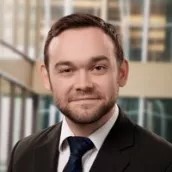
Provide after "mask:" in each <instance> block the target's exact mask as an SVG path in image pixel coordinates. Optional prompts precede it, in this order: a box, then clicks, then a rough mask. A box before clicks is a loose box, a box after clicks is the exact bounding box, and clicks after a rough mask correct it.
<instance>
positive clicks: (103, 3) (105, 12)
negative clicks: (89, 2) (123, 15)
mask: <svg viewBox="0 0 172 172" xmlns="http://www.w3.org/2000/svg"><path fill="white" fill-rule="evenodd" d="M100 17H101V18H102V19H104V20H105V21H107V20H108V0H101V16H100Z"/></svg>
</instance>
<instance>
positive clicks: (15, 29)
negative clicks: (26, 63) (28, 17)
mask: <svg viewBox="0 0 172 172" xmlns="http://www.w3.org/2000/svg"><path fill="white" fill-rule="evenodd" d="M18 7H19V1H18V0H14V3H13V33H12V35H13V38H12V41H13V46H15V47H17V44H18V26H19V24H18V20H19V15H18Z"/></svg>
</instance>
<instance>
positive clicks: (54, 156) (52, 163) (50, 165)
mask: <svg viewBox="0 0 172 172" xmlns="http://www.w3.org/2000/svg"><path fill="white" fill-rule="evenodd" d="M60 130H61V125H56V126H55V128H54V129H53V130H52V131H50V134H47V137H44V139H43V140H42V142H41V143H40V145H39V146H38V147H36V148H35V153H34V160H35V170H34V172H38V171H40V172H50V171H51V172H56V171H57V161H58V156H59V152H58V144H59V138H60ZM55 138H56V139H55Z"/></svg>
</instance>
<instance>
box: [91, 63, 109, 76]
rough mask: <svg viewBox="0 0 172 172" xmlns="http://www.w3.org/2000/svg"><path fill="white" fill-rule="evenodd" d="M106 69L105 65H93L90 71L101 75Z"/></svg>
mask: <svg viewBox="0 0 172 172" xmlns="http://www.w3.org/2000/svg"><path fill="white" fill-rule="evenodd" d="M106 71H107V67H106V66H105V65H95V66H94V67H93V69H92V72H93V73H94V74H96V75H102V74H104V73H105V72H106Z"/></svg>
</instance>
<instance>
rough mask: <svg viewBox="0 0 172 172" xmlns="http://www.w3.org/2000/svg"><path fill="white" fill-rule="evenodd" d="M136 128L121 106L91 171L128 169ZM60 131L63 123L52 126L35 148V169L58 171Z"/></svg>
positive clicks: (42, 171) (44, 171)
mask: <svg viewBox="0 0 172 172" xmlns="http://www.w3.org/2000/svg"><path fill="white" fill-rule="evenodd" d="M134 128H135V126H134V124H133V123H132V122H131V121H130V120H129V119H128V118H127V117H126V116H125V115H124V114H123V112H122V111H121V109H120V108H119V116H118V119H117V121H116V123H115V125H114V126H113V127H112V129H111V131H110V133H109V134H108V136H107V138H106V139H105V142H104V143H103V145H102V147H101V149H100V151H99V153H98V155H97V158H96V159H95V161H94V163H93V165H92V167H91V169H90V172H100V171H102V169H103V170H104V169H105V170H106V171H108V172H114V171H117V172H122V171H123V170H124V169H126V168H127V166H128V165H129V162H130V153H131V150H132V149H129V148H131V147H132V146H133V145H134ZM60 131H61V123H60V124H57V125H56V126H55V127H54V128H52V130H51V131H50V132H49V134H47V136H46V137H44V139H43V140H42V142H41V143H40V145H39V146H37V147H36V148H35V157H34V158H35V159H34V161H35V164H34V166H35V171H41V172H49V171H51V172H56V171H57V163H58V156H59V151H58V145H59V139H60ZM54 138H56V139H54ZM105 166H106V167H105Z"/></svg>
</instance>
